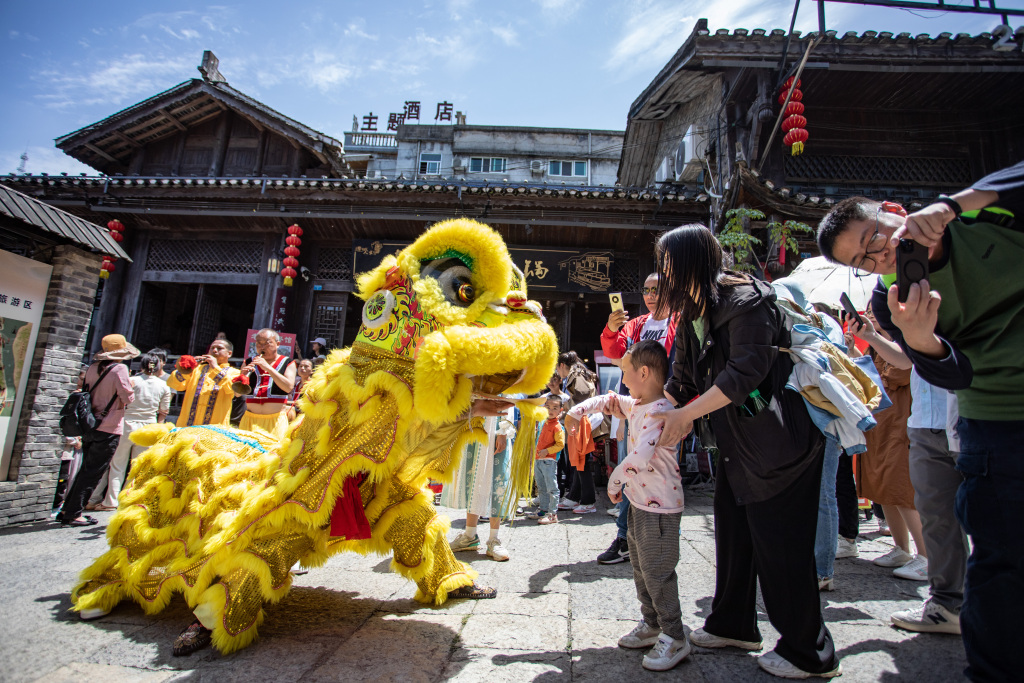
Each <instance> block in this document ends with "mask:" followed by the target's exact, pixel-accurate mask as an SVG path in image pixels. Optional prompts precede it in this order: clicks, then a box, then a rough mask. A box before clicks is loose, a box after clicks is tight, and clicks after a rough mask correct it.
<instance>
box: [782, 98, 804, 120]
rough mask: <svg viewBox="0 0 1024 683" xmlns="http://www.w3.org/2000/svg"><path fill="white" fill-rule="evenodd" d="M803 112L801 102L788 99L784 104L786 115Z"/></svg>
mask: <svg viewBox="0 0 1024 683" xmlns="http://www.w3.org/2000/svg"><path fill="white" fill-rule="evenodd" d="M803 113H804V103H803V102H793V101H792V100H790V102H789V104H787V105H786V116H792V115H793V114H803Z"/></svg>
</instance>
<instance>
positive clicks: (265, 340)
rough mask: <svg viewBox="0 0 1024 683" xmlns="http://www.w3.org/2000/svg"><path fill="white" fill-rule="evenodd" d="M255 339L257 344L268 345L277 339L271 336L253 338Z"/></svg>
mask: <svg viewBox="0 0 1024 683" xmlns="http://www.w3.org/2000/svg"><path fill="white" fill-rule="evenodd" d="M253 341H254V342H255V343H256V346H266V345H267V344H269V343H270V342H272V341H276V340H275V339H273V338H271V339H260V338H259V337H257V338H255V339H253Z"/></svg>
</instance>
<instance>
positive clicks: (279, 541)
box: [174, 532, 314, 656]
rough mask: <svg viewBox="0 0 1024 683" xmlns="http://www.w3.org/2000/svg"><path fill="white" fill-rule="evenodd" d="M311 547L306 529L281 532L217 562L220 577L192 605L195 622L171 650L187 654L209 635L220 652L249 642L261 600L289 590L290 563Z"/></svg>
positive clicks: (259, 619) (260, 619)
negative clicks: (220, 562) (223, 561)
mask: <svg viewBox="0 0 1024 683" xmlns="http://www.w3.org/2000/svg"><path fill="white" fill-rule="evenodd" d="M313 548H314V542H313V539H312V538H310V536H309V535H308V534H305V533H299V532H294V533H289V532H283V533H280V534H276V535H274V536H271V537H269V538H261V539H259V540H255V541H253V542H252V543H251V544H250V545H249V546H248V548H246V549H245V550H244V551H241V552H238V553H235V554H233V555H231V556H230V558H229V559H228V560H227V561H226V562H225V564H224V566H223V567H218V571H220V572H221V575H220V580H219V581H218V582H217V583H215V584H213V585H212V586H210V587H209V588H207V589H206V590H205V591H204V592H203V594H202V596H200V598H199V601H198V604H197V605H196V608H195V609H194V610H193V613H194V614H195V615H196V621H195V622H193V623H192V624H191V625H189V627H188V628H186V629H185V631H183V632H182V634H181V635H180V636H178V639H177V640H176V641H175V643H174V654H175V655H179V656H180V655H185V654H191V653H192V652H195V651H196V650H198V649H200V648H202V647H205V646H206V645H207V644H209V642H210V641H211V639H212V641H213V644H214V645H215V646H216V647H217V649H218V650H220V651H221V652H222V653H224V654H228V653H230V652H234V651H235V650H238V649H241V648H243V647H245V646H246V645H248V644H249V643H251V642H252V641H253V639H254V638H256V629H257V628H258V627H259V625H260V624H261V623H263V603H265V602H277V601H278V600H280V599H281V598H283V597H284V596H285V595H286V594H287V593H288V590H289V588H291V583H292V581H291V572H290V569H291V567H292V565H294V564H295V562H297V561H298V560H299V559H300V558H302V557H305V556H306V555H308V554H309V552H310V551H311V550H313ZM214 561H215V562H216V560H214Z"/></svg>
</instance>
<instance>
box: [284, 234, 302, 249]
mask: <svg viewBox="0 0 1024 683" xmlns="http://www.w3.org/2000/svg"><path fill="white" fill-rule="evenodd" d="M284 241H285V242H286V243H287V244H289V245H291V246H293V247H299V246H302V240H301V239H299V238H298V237H296V236H295V235H288V237H286V238H285V240H284Z"/></svg>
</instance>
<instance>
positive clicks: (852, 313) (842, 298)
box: [839, 292, 864, 325]
mask: <svg viewBox="0 0 1024 683" xmlns="http://www.w3.org/2000/svg"><path fill="white" fill-rule="evenodd" d="M839 303H841V304H842V305H843V310H844V311H846V315H847V317H849V318H852V319H853V320H856V321H857V322H858V323H859V324H861V325H863V324H864V318H862V317H860V314H859V313H857V307H856V306H854V305H853V302H852V301H850V297H849V296H847V295H846V292H843V293H841V294H840V295H839Z"/></svg>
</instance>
